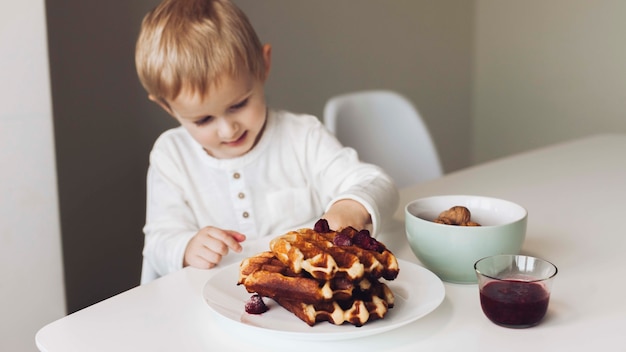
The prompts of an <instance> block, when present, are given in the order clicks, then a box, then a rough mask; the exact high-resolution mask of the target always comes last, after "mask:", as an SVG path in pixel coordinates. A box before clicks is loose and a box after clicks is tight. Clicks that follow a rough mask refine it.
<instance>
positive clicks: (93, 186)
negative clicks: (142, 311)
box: [46, 0, 474, 312]
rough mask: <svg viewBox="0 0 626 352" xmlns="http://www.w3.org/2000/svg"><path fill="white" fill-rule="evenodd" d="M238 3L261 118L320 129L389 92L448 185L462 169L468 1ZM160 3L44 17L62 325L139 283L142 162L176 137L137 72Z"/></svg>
mask: <svg viewBox="0 0 626 352" xmlns="http://www.w3.org/2000/svg"><path fill="white" fill-rule="evenodd" d="M236 2H237V3H238V4H239V5H240V6H241V7H242V8H243V10H244V11H246V13H248V15H249V17H250V18H251V20H252V22H253V24H254V25H255V26H256V28H257V30H258V33H259V36H260V37H261V40H262V41H264V42H268V43H271V44H272V45H273V48H274V50H273V68H272V73H271V77H270V80H269V82H268V85H267V96H268V100H269V103H270V104H271V105H273V106H275V107H278V108H287V109H291V110H293V111H298V112H308V113H312V114H315V115H317V116H320V115H321V112H322V109H323V104H324V102H325V101H326V100H327V99H328V98H330V97H331V96H333V95H335V94H338V93H343V92H346V91H349V90H357V89H370V88H389V89H394V90H397V91H399V92H401V93H403V94H405V95H406V96H408V97H409V98H410V99H412V100H413V101H414V102H415V104H416V105H417V107H418V109H419V110H420V112H421V113H422V115H423V116H424V118H425V120H426V121H427V123H428V124H429V126H430V128H431V130H432V132H433V134H434V135H435V142H436V144H437V146H438V147H439V150H440V154H441V156H442V159H443V164H444V168H445V169H446V171H451V170H455V169H457V168H461V167H464V166H467V165H468V164H469V160H470V155H469V143H470V133H469V131H470V129H471V124H470V116H469V115H470V76H471V50H472V25H473V24H472V20H473V14H474V5H473V4H474V2H473V1H465V0H446V1H430V0H428V1H426V0H424V1H416V0H403V1H401V0H395V1H384V2H383V1H378V0H350V1H334V0H318V1H289V0H264V1H258V0H236ZM156 3H157V1H156V0H144V1H141V2H137V1H96V0H70V1H67V0H65V1H60V0H48V1H47V3H46V5H47V16H48V34H49V50H50V65H51V79H52V97H53V106H54V127H55V136H56V156H57V167H58V187H59V199H60V213H61V231H62V238H63V258H64V268H65V280H66V288H67V304H68V310H69V311H70V312H72V311H75V310H78V309H80V308H83V307H85V306H87V305H90V304H92V303H95V302H97V301H99V300H102V299H104V298H107V297H109V296H111V295H114V294H116V293H118V292H121V291H124V290H126V289H128V288H131V287H133V286H135V285H137V284H138V282H139V273H140V263H141V248H142V245H143V235H142V233H141V228H142V226H143V222H144V206H145V200H144V197H145V172H146V168H147V160H148V152H149V150H150V147H151V145H152V143H153V141H154V139H155V138H156V137H157V135H158V134H159V133H160V132H161V131H163V130H164V129H166V128H168V127H170V126H173V120H172V119H171V118H169V117H167V116H166V115H165V113H163V112H161V111H159V110H158V109H157V108H156V106H153V105H152V104H151V103H150V102H148V100H147V99H146V97H145V93H144V92H143V90H142V88H141V86H140V84H139V83H138V81H137V78H136V74H135V71H134V62H133V50H134V42H135V38H136V35H137V31H138V28H139V24H140V20H141V18H142V17H143V14H144V13H145V12H146V11H147V10H148V9H149V8H151V7H153V6H154V5H156Z"/></svg>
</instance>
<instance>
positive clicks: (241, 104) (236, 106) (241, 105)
mask: <svg viewBox="0 0 626 352" xmlns="http://www.w3.org/2000/svg"><path fill="white" fill-rule="evenodd" d="M248 100H249V99H248V98H246V99H244V100H242V101H240V102H239V103H237V104H235V105H233V106H231V107H230V110H238V109H241V108H243V107H244V106H246V105H248Z"/></svg>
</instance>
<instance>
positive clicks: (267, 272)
mask: <svg viewBox="0 0 626 352" xmlns="http://www.w3.org/2000/svg"><path fill="white" fill-rule="evenodd" d="M238 284H243V285H244V286H245V288H246V290H247V291H248V292H250V293H258V294H259V295H261V296H264V297H269V298H277V297H292V298H295V297H297V298H298V300H300V301H301V302H304V303H319V302H329V301H332V300H346V299H349V298H350V297H352V296H353V292H354V290H355V289H358V290H361V291H366V290H367V289H369V288H370V287H371V285H372V284H371V282H370V281H369V280H368V279H366V278H362V279H360V280H358V281H351V280H347V279H345V278H343V277H333V278H331V279H329V280H317V279H314V278H312V277H310V276H309V275H307V273H306V272H300V273H299V274H295V273H294V272H293V271H292V270H291V269H290V268H289V267H288V266H286V265H285V264H283V263H282V262H281V261H280V260H278V259H277V258H276V256H275V255H274V253H272V252H262V253H259V254H257V255H256V256H253V257H250V258H247V259H245V260H244V261H243V262H242V263H241V265H240V270H239V281H238Z"/></svg>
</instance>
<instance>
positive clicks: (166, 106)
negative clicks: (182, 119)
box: [148, 94, 176, 118]
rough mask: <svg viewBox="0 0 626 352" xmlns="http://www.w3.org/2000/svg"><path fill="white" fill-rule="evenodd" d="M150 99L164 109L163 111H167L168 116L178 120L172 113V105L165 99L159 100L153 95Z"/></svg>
mask: <svg viewBox="0 0 626 352" xmlns="http://www.w3.org/2000/svg"><path fill="white" fill-rule="evenodd" d="M148 99H150V100H152V101H153V102H155V103H157V104H158V105H159V106H160V107H161V108H163V110H165V111H167V113H168V114H170V115H172V117H173V118H176V116H175V115H174V112H173V111H172V108H170V104H168V103H167V101H166V100H165V99H160V98H157V97H155V96H154V95H152V94H149V95H148Z"/></svg>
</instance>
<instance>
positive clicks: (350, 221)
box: [322, 199, 372, 231]
mask: <svg viewBox="0 0 626 352" xmlns="http://www.w3.org/2000/svg"><path fill="white" fill-rule="evenodd" d="M322 219H326V221H328V227H330V229H331V230H334V231H339V230H341V229H342V228H344V227H348V226H352V227H354V228H355V229H356V230H359V231H360V230H366V229H367V230H370V227H371V226H370V225H371V224H372V217H371V216H370V214H369V213H368V212H367V209H365V207H364V206H363V205H361V203H359V202H357V201H355V200H351V199H342V200H340V201H337V202H336V203H334V204H333V205H331V207H330V208H328V211H327V212H326V213H325V214H324V215H322Z"/></svg>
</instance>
